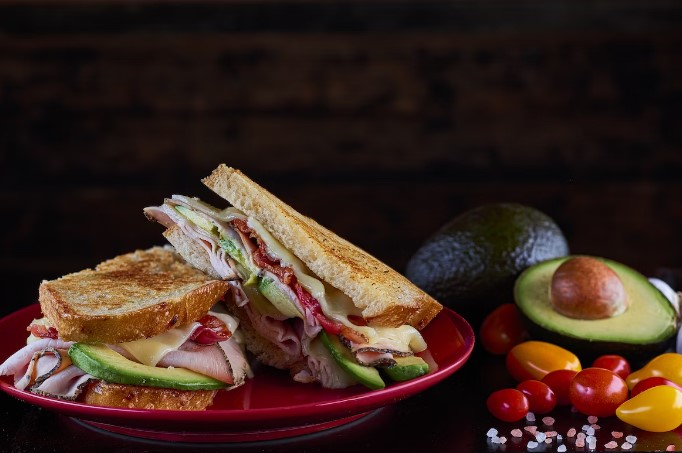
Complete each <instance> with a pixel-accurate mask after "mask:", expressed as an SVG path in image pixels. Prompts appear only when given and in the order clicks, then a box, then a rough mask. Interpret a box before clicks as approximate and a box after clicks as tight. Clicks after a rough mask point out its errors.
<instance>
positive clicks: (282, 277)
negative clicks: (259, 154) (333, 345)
mask: <svg viewBox="0 0 682 453" xmlns="http://www.w3.org/2000/svg"><path fill="white" fill-rule="evenodd" d="M145 214H146V215H147V217H148V218H150V219H153V220H156V221H157V222H159V223H160V224H162V225H163V226H165V227H166V228H171V227H174V226H177V227H178V228H180V230H181V231H182V233H183V234H184V235H185V236H186V237H188V238H189V239H191V240H192V241H194V242H195V243H196V244H198V245H200V246H201V247H202V248H203V250H204V251H205V252H206V253H207V254H208V257H209V260H210V265H211V266H212V268H213V269H212V270H213V272H212V273H213V274H218V275H219V276H220V277H221V278H223V279H225V280H228V281H229V283H230V286H231V291H230V293H229V294H230V296H231V298H232V302H234V304H235V305H236V306H237V307H240V309H242V310H243V311H244V312H245V313H246V316H248V319H249V321H250V323H251V325H252V327H253V328H254V329H255V330H256V331H257V333H258V334H259V335H260V336H262V337H264V338H266V339H267V340H269V341H270V342H272V343H273V344H275V345H277V346H278V347H279V348H280V349H281V351H282V354H283V355H285V356H286V357H287V360H285V362H286V363H288V364H290V365H291V364H294V363H296V364H297V365H296V366H290V367H289V368H291V369H294V370H296V372H295V374H294V379H295V380H297V381H300V382H313V381H317V382H320V383H321V384H322V385H323V386H325V387H330V388H340V387H346V386H349V385H352V384H355V383H356V382H358V380H357V376H355V375H354V373H352V372H350V373H349V372H348V368H347V367H345V366H343V365H344V363H343V362H339V360H335V359H334V354H331V353H330V350H329V348H327V347H324V346H322V344H321V340H320V333H321V332H322V331H324V332H325V333H326V334H327V335H331V336H334V337H338V338H339V339H340V341H341V344H342V345H343V347H345V348H347V349H348V350H349V351H350V353H351V356H352V360H353V361H354V362H355V363H356V364H358V365H360V366H363V367H368V368H392V367H395V366H396V364H397V363H398V361H399V360H400V358H404V357H411V356H414V355H415V354H418V353H425V352H426V348H427V345H426V342H425V341H424V339H423V338H422V336H421V334H420V332H419V331H418V330H417V329H415V328H414V327H412V326H410V325H402V326H399V327H378V326H370V325H368V322H367V321H366V320H365V319H364V318H363V316H362V311H361V309H359V308H358V307H356V306H355V305H354V304H353V301H352V300H351V299H350V298H349V297H348V296H347V295H346V294H344V293H343V292H341V291H339V290H338V289H336V288H334V287H332V286H330V285H329V284H327V283H326V282H324V281H322V280H321V279H319V278H317V277H316V276H315V275H314V274H313V273H312V272H311V271H310V269H308V267H307V266H306V265H305V264H304V263H303V262H302V261H301V260H300V259H299V258H297V257H296V256H295V255H294V254H293V253H291V252H290V251H288V250H287V249H286V248H285V247H283V246H282V244H280V243H279V242H278V241H277V239H275V238H274V237H273V236H272V235H271V234H270V233H269V232H268V231H267V230H266V229H265V228H264V227H263V226H262V225H261V224H260V223H259V222H258V221H257V220H256V219H254V218H253V217H248V216H247V215H245V214H244V213H243V212H241V211H239V210H238V209H236V208H233V207H230V208H227V209H225V210H218V209H216V208H214V207H212V206H210V205H208V204H206V203H203V202H201V201H200V200H198V199H196V198H190V197H185V196H181V195H174V196H173V197H172V198H171V199H166V200H165V202H164V204H163V205H162V206H159V207H149V208H146V209H145ZM181 253H182V252H181ZM185 258H186V259H187V257H185ZM190 261H191V260H190ZM340 365H341V366H340ZM433 365H434V364H433V362H432V363H431V366H432V367H433ZM360 381H361V380H360ZM361 382H362V381H361Z"/></svg>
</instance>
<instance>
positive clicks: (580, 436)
mask: <svg viewBox="0 0 682 453" xmlns="http://www.w3.org/2000/svg"><path fill="white" fill-rule="evenodd" d="M577 437H578V439H584V438H586V437H587V434H585V433H578V435H577Z"/></svg>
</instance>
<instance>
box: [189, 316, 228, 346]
mask: <svg viewBox="0 0 682 453" xmlns="http://www.w3.org/2000/svg"><path fill="white" fill-rule="evenodd" d="M198 322H199V323H200V324H201V326H200V327H198V328H197V329H195V330H194V332H193V333H192V336H191V337H190V340H192V341H194V342H196V343H199V344H215V343H220V342H221V341H225V340H229V339H230V337H231V336H232V332H230V329H228V328H227V325H226V324H225V323H224V322H222V321H221V320H220V319H218V318H217V317H215V316H213V315H206V316H204V317H203V318H201V319H200V320H199V321H198Z"/></svg>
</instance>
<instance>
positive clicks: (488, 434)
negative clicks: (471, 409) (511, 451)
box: [485, 428, 498, 437]
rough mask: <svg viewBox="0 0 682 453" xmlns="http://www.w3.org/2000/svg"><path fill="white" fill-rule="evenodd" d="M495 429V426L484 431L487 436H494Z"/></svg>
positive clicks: (495, 433) (495, 434)
mask: <svg viewBox="0 0 682 453" xmlns="http://www.w3.org/2000/svg"><path fill="white" fill-rule="evenodd" d="M497 432H498V431H497V430H496V429H495V428H490V429H489V430H488V432H487V433H485V435H486V436H488V437H495V436H497Z"/></svg>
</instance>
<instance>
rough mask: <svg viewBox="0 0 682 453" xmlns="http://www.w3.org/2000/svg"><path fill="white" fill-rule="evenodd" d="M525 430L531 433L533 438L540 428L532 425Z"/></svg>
mask: <svg viewBox="0 0 682 453" xmlns="http://www.w3.org/2000/svg"><path fill="white" fill-rule="evenodd" d="M523 429H525V430H526V431H528V432H529V433H531V434H532V435H533V436H534V435H535V432H536V431H537V430H538V427H537V426H535V425H530V426H525V427H524V428H523Z"/></svg>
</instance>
